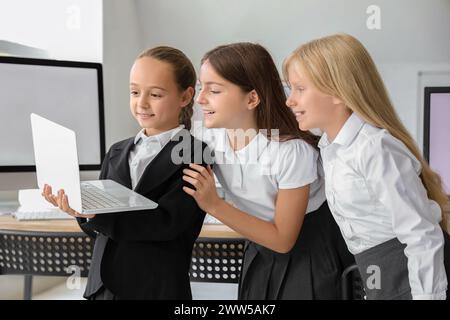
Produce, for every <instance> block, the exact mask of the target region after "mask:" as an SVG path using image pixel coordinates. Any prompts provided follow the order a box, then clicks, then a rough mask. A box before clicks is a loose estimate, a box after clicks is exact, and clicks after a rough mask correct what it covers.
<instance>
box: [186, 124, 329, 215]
mask: <svg viewBox="0 0 450 320" xmlns="http://www.w3.org/2000/svg"><path fill="white" fill-rule="evenodd" d="M194 136H196V138H198V139H200V140H203V141H204V142H205V143H207V144H208V147H209V148H210V149H211V150H214V154H215V159H214V174H215V175H216V177H217V180H218V181H219V183H220V184H221V186H222V187H223V189H224V193H225V199H226V200H227V201H230V202H231V203H232V204H233V205H234V206H235V207H236V208H238V209H240V210H242V211H244V212H246V213H248V214H251V215H253V216H256V217H258V218H260V219H263V220H265V221H273V219H274V216H275V206H276V198H277V195H278V192H279V189H294V188H299V187H303V186H305V185H310V196H309V202H308V207H307V210H306V213H308V212H311V211H314V210H317V209H318V208H319V207H320V206H321V205H322V204H323V203H324V202H325V200H326V199H325V190H324V185H323V178H321V177H319V176H318V157H319V152H318V151H317V150H315V149H314V148H313V147H312V146H310V145H309V144H308V143H306V142H305V141H303V140H301V139H292V140H288V141H282V142H279V141H272V140H268V139H267V138H266V137H265V136H264V135H263V134H262V133H258V134H257V135H256V136H255V137H254V138H253V139H252V140H251V141H250V143H249V144H247V145H246V146H245V147H244V148H242V149H240V150H238V151H234V150H233V149H232V148H231V146H230V143H229V139H228V135H227V132H226V129H204V128H203V129H200V130H197V131H194Z"/></svg>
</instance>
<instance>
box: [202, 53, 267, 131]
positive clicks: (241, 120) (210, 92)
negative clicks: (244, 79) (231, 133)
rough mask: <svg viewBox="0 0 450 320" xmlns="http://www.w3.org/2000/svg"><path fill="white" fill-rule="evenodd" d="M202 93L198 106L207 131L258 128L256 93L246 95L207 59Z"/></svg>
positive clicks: (203, 72)
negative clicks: (211, 129) (221, 74)
mask: <svg viewBox="0 0 450 320" xmlns="http://www.w3.org/2000/svg"><path fill="white" fill-rule="evenodd" d="M199 80H200V84H201V90H200V92H199V94H198V97H197V103H198V104H199V105H200V106H201V108H202V110H203V115H204V124H205V126H206V127H207V128H227V129H238V128H244V129H247V128H249V127H253V126H256V124H255V122H256V121H255V113H254V112H255V110H254V109H255V107H256V106H257V105H258V104H259V99H258V97H257V95H256V93H255V92H254V90H253V91H251V92H249V93H246V92H244V91H243V90H242V89H241V88H240V87H239V86H237V85H235V84H233V83H231V82H230V81H227V80H226V79H224V78H223V77H221V76H220V75H219V74H218V73H217V72H216V71H215V70H214V68H213V67H212V66H211V64H210V63H209V62H208V60H206V61H205V62H204V63H203V64H202V66H201V68H200V79H199Z"/></svg>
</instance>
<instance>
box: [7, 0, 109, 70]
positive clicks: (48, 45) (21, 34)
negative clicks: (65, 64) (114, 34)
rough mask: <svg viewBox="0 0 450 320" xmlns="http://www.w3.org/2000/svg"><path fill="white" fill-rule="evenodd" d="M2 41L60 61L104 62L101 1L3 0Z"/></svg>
mask: <svg viewBox="0 0 450 320" xmlns="http://www.w3.org/2000/svg"><path fill="white" fill-rule="evenodd" d="M0 40H8V41H12V42H17V43H20V44H23V45H27V46H31V47H36V48H40V49H44V50H46V51H48V53H49V56H50V58H52V59H59V60H81V61H93V62H101V60H102V1H101V0H39V1H33V0H0Z"/></svg>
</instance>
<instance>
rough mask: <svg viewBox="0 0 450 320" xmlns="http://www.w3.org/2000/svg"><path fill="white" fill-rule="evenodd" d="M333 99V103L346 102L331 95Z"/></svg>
mask: <svg viewBox="0 0 450 320" xmlns="http://www.w3.org/2000/svg"><path fill="white" fill-rule="evenodd" d="M331 101H332V102H333V104H344V103H343V102H342V100H341V99H339V98H336V97H331Z"/></svg>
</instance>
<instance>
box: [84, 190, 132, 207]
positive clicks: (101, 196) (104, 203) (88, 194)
mask: <svg viewBox="0 0 450 320" xmlns="http://www.w3.org/2000/svg"><path fill="white" fill-rule="evenodd" d="M81 204H82V207H83V210H92V209H105V208H120V207H125V206H126V205H125V204H124V203H123V202H121V201H119V200H117V199H116V198H115V197H113V196H112V195H110V194H108V193H106V192H104V191H103V190H102V189H100V188H97V187H96V186H94V185H92V184H83V185H82V186H81Z"/></svg>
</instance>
